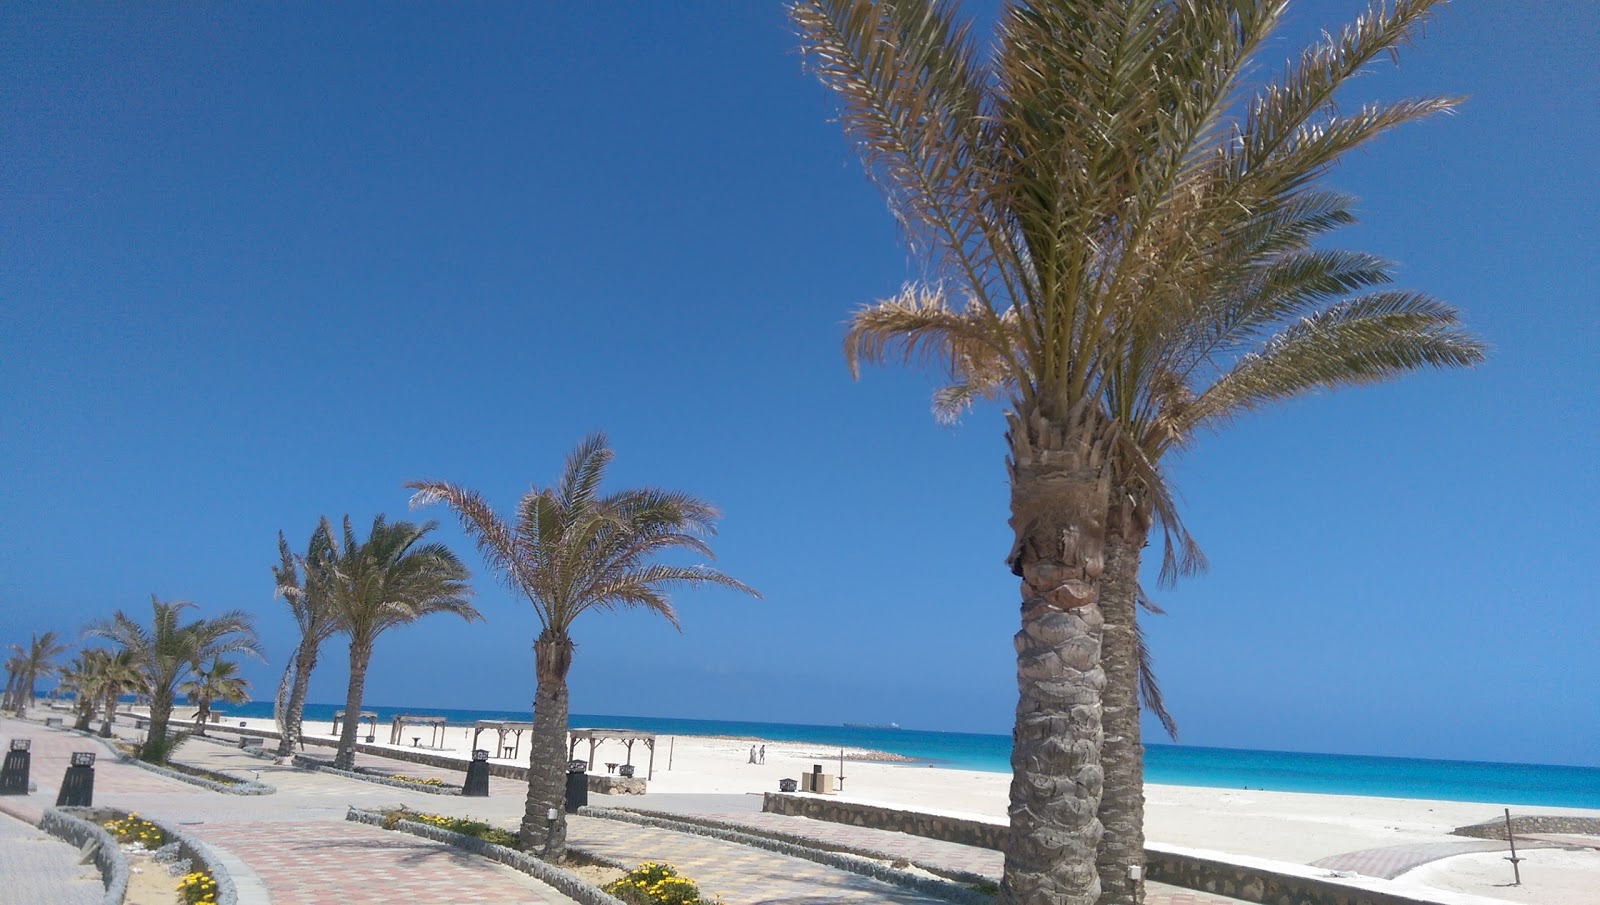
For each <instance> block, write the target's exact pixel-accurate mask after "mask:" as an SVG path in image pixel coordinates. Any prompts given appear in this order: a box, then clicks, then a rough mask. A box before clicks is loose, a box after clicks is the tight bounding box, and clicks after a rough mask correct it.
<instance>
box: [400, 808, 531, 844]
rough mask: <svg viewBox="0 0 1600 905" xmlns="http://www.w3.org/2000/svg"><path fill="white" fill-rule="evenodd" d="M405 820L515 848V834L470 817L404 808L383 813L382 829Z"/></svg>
mask: <svg viewBox="0 0 1600 905" xmlns="http://www.w3.org/2000/svg"><path fill="white" fill-rule="evenodd" d="M402 820H407V821H410V822H412V823H421V824H424V825H426V826H432V827H438V828H439V829H441V830H447V831H449V832H452V833H460V834H461V835H463V836H471V837H472V838H474V839H482V840H483V841H485V842H488V843H491V844H493V845H503V846H505V847H507V848H516V847H517V834H516V833H509V832H506V831H505V830H502V829H500V828H499V827H496V826H492V825H490V824H487V823H484V822H483V821H482V820H473V819H472V818H471V817H445V816H443V815H442V814H424V813H422V812H420V811H412V810H408V809H406V808H397V809H395V810H393V811H385V812H384V814H383V828H384V829H386V830H392V829H394V828H395V827H396V826H397V825H398V824H399V822H400V821H402Z"/></svg>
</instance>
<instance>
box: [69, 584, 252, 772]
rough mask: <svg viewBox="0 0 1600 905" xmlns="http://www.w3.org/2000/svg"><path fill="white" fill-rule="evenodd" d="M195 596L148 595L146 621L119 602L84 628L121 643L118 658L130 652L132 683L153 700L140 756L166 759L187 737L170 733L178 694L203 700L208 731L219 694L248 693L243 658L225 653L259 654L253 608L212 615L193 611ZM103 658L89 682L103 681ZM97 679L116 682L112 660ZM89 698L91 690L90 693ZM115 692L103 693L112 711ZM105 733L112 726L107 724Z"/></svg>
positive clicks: (128, 662) (201, 724) (155, 760)
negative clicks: (240, 668) (240, 661)
mask: <svg viewBox="0 0 1600 905" xmlns="http://www.w3.org/2000/svg"><path fill="white" fill-rule="evenodd" d="M194 609H196V606H195V604H193V603H190V602H188V601H183V600H161V599H160V598H159V597H157V596H155V595H154V594H152V595H150V615H151V618H150V624H149V625H148V626H146V625H142V624H140V622H139V621H138V620H137V619H135V618H134V617H132V616H130V615H129V614H128V613H126V612H124V611H122V610H118V611H116V613H114V614H113V615H112V616H111V618H109V619H99V620H95V621H94V622H91V623H89V625H87V626H86V627H85V628H84V630H83V633H84V635H85V636H86V637H95V638H101V639H104V640H106V641H110V642H111V643H112V644H114V645H115V648H114V649H113V652H112V657H111V659H112V661H113V664H115V661H117V660H118V659H119V658H126V659H125V661H124V662H125V663H126V665H128V666H130V667H131V668H132V670H133V675H134V677H135V681H134V682H133V683H132V684H131V689H129V690H132V691H134V692H136V693H137V694H139V695H140V696H141V697H143V698H144V699H145V700H146V701H147V702H148V704H149V707H150V728H149V731H148V732H147V733H146V734H145V738H144V742H143V743H142V744H141V745H140V747H139V757H140V759H141V760H145V761H148V762H150V763H165V762H166V760H167V757H168V755H169V754H170V753H171V751H172V749H173V748H174V747H176V745H177V743H179V742H181V741H182V739H183V738H184V736H183V735H181V734H180V735H176V736H175V735H173V734H172V733H171V727H170V724H171V720H172V714H173V709H174V708H175V707H176V706H177V701H178V697H179V695H180V694H183V695H187V696H188V697H189V699H190V700H191V701H192V702H194V703H197V704H199V705H200V706H199V712H198V713H197V719H198V720H199V721H200V722H199V725H198V728H197V731H204V725H205V724H204V720H207V719H209V718H210V710H211V703H212V700H213V699H214V698H216V697H223V698H232V699H234V700H239V699H243V698H244V697H245V695H246V693H247V691H248V685H247V684H245V683H244V682H243V680H242V679H239V678H238V677H237V676H236V672H237V665H236V664H235V663H233V662H232V661H229V660H226V659H224V658H226V657H228V656H229V655H234V654H243V655H246V656H251V657H255V658H257V659H260V658H261V648H260V642H259V641H258V640H257V638H256V632H255V627H254V624H253V622H252V619H251V617H250V615H249V614H248V613H246V612H244V611H242V610H230V611H227V612H225V613H222V614H220V615H217V616H213V617H211V618H205V617H200V616H194V615H192V614H191V612H190V611H191V610H194ZM99 662H100V661H99V658H94V659H92V660H91V661H90V662H89V663H88V664H86V665H87V666H89V667H91V671H90V673H89V676H88V683H89V686H90V688H91V690H92V689H94V688H96V687H97V684H96V676H95V674H94V672H93V669H92V668H93V667H94V666H96V665H99ZM98 681H99V683H100V685H99V687H105V686H110V687H111V690H118V689H117V688H116V686H117V684H118V679H117V678H116V673H115V670H114V668H113V670H112V673H111V676H110V677H109V678H108V677H106V676H104V675H102V676H100V677H98ZM90 697H91V700H92V698H93V695H92V694H91V695H90ZM116 700H117V694H113V693H111V692H110V691H108V692H107V697H106V699H105V704H106V713H107V719H108V720H109V717H110V711H111V709H112V708H113V707H114V706H115V703H116ZM101 728H102V733H103V734H109V730H108V727H107V726H102V727H101Z"/></svg>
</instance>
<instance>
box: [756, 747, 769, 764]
mask: <svg viewBox="0 0 1600 905" xmlns="http://www.w3.org/2000/svg"><path fill="white" fill-rule="evenodd" d="M766 762H767V746H766V745H762V746H761V753H760V754H758V755H756V763H758V764H764V763H766Z"/></svg>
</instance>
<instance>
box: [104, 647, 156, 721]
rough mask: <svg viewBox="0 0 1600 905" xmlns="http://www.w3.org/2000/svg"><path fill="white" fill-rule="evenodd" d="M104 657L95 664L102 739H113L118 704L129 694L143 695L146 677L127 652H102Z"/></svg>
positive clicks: (131, 655)
mask: <svg viewBox="0 0 1600 905" xmlns="http://www.w3.org/2000/svg"><path fill="white" fill-rule="evenodd" d="M102 653H103V654H104V656H103V657H101V658H99V659H98V660H97V661H96V663H95V677H94V678H95V685H96V687H98V688H99V689H100V712H101V721H100V731H99V735H100V737H101V738H110V737H111V718H112V717H114V716H115V715H116V712H117V702H118V701H119V700H121V699H122V696H123V695H125V694H127V693H128V692H130V691H131V692H134V693H136V694H143V693H144V688H145V677H144V674H143V672H142V671H141V670H140V669H139V664H138V663H136V662H134V659H133V654H132V653H131V652H130V651H127V650H113V651H102Z"/></svg>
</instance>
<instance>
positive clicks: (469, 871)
mask: <svg viewBox="0 0 1600 905" xmlns="http://www.w3.org/2000/svg"><path fill="white" fill-rule="evenodd" d="M185 829H186V830H188V831H189V832H192V833H194V835H196V836H198V837H200V839H201V840H202V841H204V842H206V843H207V844H211V845H215V846H218V847H221V848H225V849H228V850H230V851H233V852H236V853H239V854H240V855H241V856H242V857H244V859H245V861H246V863H248V864H249V865H250V867H251V869H252V870H254V871H255V872H256V874H257V876H259V877H260V878H261V880H262V881H263V882H264V883H265V884H266V886H267V889H268V890H269V891H270V892H271V895H272V900H273V902H275V903H276V902H285V903H287V902H293V903H296V905H387V903H393V902H405V903H407V905H456V903H461V902H472V903H474V905H512V903H564V902H570V901H571V900H570V899H568V898H567V897H565V896H563V895H561V894H560V893H558V892H556V891H555V890H553V889H551V888H550V887H548V886H545V885H544V884H542V883H539V882H538V881H536V880H534V879H532V878H531V877H528V876H526V875H524V874H521V873H518V872H517V871H514V870H512V869H511V868H509V867H504V866H502V865H499V864H495V863H494V862H492V861H488V860H485V859H483V858H479V857H476V856H473V855H469V854H466V853H465V852H461V851H459V850H457V849H454V848H451V847H449V846H447V845H442V844H439V843H436V842H429V841H427V840H426V839H419V838H417V837H415V836H408V835H405V834H404V833H391V832H388V831H386V830H381V829H377V828H376V827H369V826H363V825H361V824H358V823H348V822H346V823H328V822H317V823H287V822H281V821H280V822H277V823H270V824H262V823H209V822H208V823H205V824H202V825H199V826H189V827H185Z"/></svg>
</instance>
